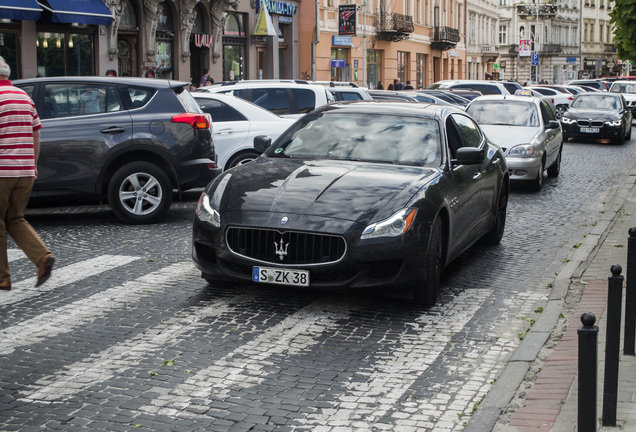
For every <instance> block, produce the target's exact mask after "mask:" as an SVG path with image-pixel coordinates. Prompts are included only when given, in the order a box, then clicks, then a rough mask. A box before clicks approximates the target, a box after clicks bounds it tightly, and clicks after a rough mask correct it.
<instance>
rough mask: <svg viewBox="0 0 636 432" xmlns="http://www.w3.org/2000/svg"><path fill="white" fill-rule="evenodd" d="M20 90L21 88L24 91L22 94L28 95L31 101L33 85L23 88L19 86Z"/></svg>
mask: <svg viewBox="0 0 636 432" xmlns="http://www.w3.org/2000/svg"><path fill="white" fill-rule="evenodd" d="M20 88H21V89H22V90H24V92H25V93H26V94H28V95H29V97H30V98H31V99H33V89H34V88H35V86H34V85H25V86H20ZM38 115H39V114H38Z"/></svg>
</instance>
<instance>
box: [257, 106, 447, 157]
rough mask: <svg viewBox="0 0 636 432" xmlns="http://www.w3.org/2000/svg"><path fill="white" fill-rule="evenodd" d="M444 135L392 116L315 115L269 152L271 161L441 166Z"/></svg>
mask: <svg viewBox="0 0 636 432" xmlns="http://www.w3.org/2000/svg"><path fill="white" fill-rule="evenodd" d="M440 142H441V139H440V132H439V126H438V123H437V122H436V121H435V120H432V119H425V118H419V117H402V116H397V115H390V114H384V113H383V114H378V113H364V114H351V113H348V114H346V115H344V114H342V113H340V112H338V110H334V111H327V112H321V113H316V114H309V115H307V116H305V117H303V118H302V119H301V120H300V121H298V122H297V123H296V124H294V126H292V128H291V129H290V130H288V131H287V132H286V133H285V134H284V135H283V136H282V137H281V138H280V139H279V140H278V141H277V145H275V146H273V147H272V148H270V149H269V151H268V152H267V153H268V155H269V156H271V157H289V158H299V159H335V160H353V161H362V162H379V163H392V164H399V165H413V166H439V165H440V163H441V147H440Z"/></svg>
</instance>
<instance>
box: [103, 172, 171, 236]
mask: <svg viewBox="0 0 636 432" xmlns="http://www.w3.org/2000/svg"><path fill="white" fill-rule="evenodd" d="M108 203H109V204H110V207H111V209H112V210H113V212H114V213H115V214H116V215H117V217H119V218H120V219H121V220H122V221H124V222H125V223H129V224H148V223H153V222H156V221H157V220H159V219H160V218H162V217H163V216H164V215H165V214H166V213H167V212H168V210H169V209H170V204H172V183H171V182H170V178H168V175H167V174H166V173H165V172H164V171H163V170H162V169H161V168H159V167H158V166H157V165H155V164H152V163H149V162H131V163H128V164H126V165H124V166H122V167H121V168H119V169H118V170H117V171H115V174H114V175H113V177H112V178H111V179H110V182H109V183H108Z"/></svg>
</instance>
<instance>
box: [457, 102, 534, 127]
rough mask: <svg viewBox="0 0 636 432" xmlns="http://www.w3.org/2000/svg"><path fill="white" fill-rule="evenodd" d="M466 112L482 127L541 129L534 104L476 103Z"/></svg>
mask: <svg viewBox="0 0 636 432" xmlns="http://www.w3.org/2000/svg"><path fill="white" fill-rule="evenodd" d="M466 112H467V113H468V114H469V115H470V116H471V117H472V118H473V119H474V120H475V121H476V122H477V123H478V124H480V125H502V126H526V127H539V113H538V112H537V107H536V105H535V104H534V103H532V102H521V101H511V100H488V101H475V102H473V103H472V104H471V105H470V106H469V107H468V110H467V111H466Z"/></svg>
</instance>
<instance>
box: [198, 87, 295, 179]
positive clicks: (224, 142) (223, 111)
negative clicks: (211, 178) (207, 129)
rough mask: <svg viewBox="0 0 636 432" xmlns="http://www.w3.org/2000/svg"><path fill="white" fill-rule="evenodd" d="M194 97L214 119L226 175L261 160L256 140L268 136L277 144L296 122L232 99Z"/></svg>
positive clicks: (218, 158) (206, 95) (208, 95)
mask: <svg viewBox="0 0 636 432" xmlns="http://www.w3.org/2000/svg"><path fill="white" fill-rule="evenodd" d="M192 96H193V97H194V99H195V100H196V101H197V102H198V103H199V105H200V106H201V109H202V110H203V112H205V113H207V114H210V116H212V134H213V140H214V149H215V152H216V163H217V166H218V167H219V168H222V169H223V171H225V170H228V169H230V168H233V167H235V166H237V165H242V164H245V163H247V162H250V161H252V160H254V159H256V158H257V157H258V156H260V153H258V152H257V151H256V150H254V137H256V136H259V135H267V136H268V137H270V138H271V139H272V141H274V140H275V139H276V138H278V136H279V135H280V134H281V133H283V132H284V131H285V130H286V129H287V128H288V127H289V126H290V125H292V124H293V123H294V122H295V120H294V119H287V118H282V117H279V116H277V115H276V114H272V113H271V112H270V111H268V110H266V109H263V108H261V107H259V106H258V105H254V104H253V103H251V102H248V101H246V100H244V99H240V98H237V97H234V96H231V95H226V94H221V93H205V92H192Z"/></svg>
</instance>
